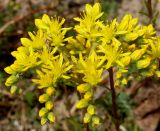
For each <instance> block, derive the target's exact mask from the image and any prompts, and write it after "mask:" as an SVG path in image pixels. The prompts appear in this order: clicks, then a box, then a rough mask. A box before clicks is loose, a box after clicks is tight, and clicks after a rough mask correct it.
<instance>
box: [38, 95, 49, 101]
mask: <svg viewBox="0 0 160 131" xmlns="http://www.w3.org/2000/svg"><path fill="white" fill-rule="evenodd" d="M48 100H49V95H47V94H43V95H40V96H39V102H40V103H45V102H47V101H48Z"/></svg>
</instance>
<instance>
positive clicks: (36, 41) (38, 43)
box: [21, 30, 46, 49]
mask: <svg viewBox="0 0 160 131" xmlns="http://www.w3.org/2000/svg"><path fill="white" fill-rule="evenodd" d="M29 35H30V37H31V39H32V40H30V39H28V38H21V43H22V45H23V46H26V47H29V46H31V47H32V48H34V49H42V48H43V46H44V45H46V44H45V36H44V33H43V32H42V30H38V31H37V34H36V35H33V34H32V33H31V32H29Z"/></svg>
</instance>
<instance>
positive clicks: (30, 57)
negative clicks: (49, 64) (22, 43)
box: [11, 47, 41, 72]
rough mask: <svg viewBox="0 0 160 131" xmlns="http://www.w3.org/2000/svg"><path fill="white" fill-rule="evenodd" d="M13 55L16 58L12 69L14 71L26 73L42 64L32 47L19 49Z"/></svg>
mask: <svg viewBox="0 0 160 131" xmlns="http://www.w3.org/2000/svg"><path fill="white" fill-rule="evenodd" d="M11 54H12V56H14V57H15V58H16V61H15V62H14V64H13V65H12V67H11V69H12V70H14V71H16V70H17V72H24V71H26V70H28V69H29V68H32V67H35V66H37V65H40V64H41V62H40V61H38V59H37V58H38V53H35V52H34V50H33V48H32V47H29V48H28V47H19V48H18V49H17V51H13V52H12V53H11Z"/></svg>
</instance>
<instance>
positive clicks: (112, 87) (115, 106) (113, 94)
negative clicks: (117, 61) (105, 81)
mask: <svg viewBox="0 0 160 131" xmlns="http://www.w3.org/2000/svg"><path fill="white" fill-rule="evenodd" d="M108 72H109V80H110V87H111V93H112V111H113V117H114V118H115V127H116V131H119V121H118V113H117V104H116V92H115V89H114V79H113V67H110V68H109V69H108Z"/></svg>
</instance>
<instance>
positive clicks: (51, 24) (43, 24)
mask: <svg viewBox="0 0 160 131" xmlns="http://www.w3.org/2000/svg"><path fill="white" fill-rule="evenodd" d="M64 22H65V19H62V20H61V21H60V19H59V18H52V19H50V18H49V16H48V15H46V14H44V15H43V17H42V19H36V20H35V25H36V26H37V27H38V29H40V30H43V31H44V32H46V33H47V34H48V37H47V39H49V40H50V41H51V46H63V45H64V43H63V42H65V39H64V38H65V34H66V32H67V31H68V30H70V28H62V25H63V24H64Z"/></svg>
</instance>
